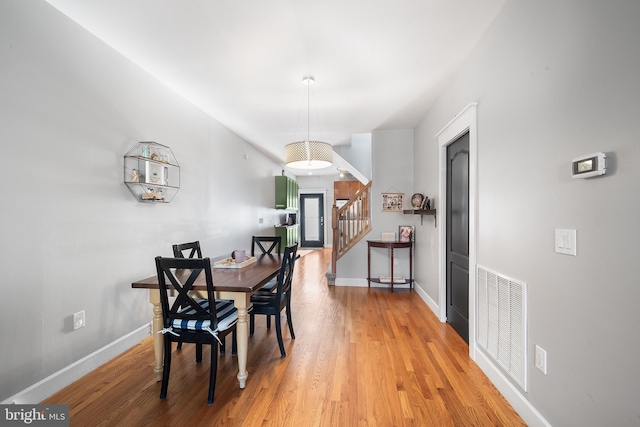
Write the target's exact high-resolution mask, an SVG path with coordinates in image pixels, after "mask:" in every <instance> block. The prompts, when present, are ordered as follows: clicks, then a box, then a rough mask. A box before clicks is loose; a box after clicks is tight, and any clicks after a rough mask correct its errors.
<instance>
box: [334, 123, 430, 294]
mask: <svg viewBox="0 0 640 427" xmlns="http://www.w3.org/2000/svg"><path fill="white" fill-rule="evenodd" d="M371 143H372V164H373V167H372V173H373V176H372V184H371V226H372V230H371V232H370V233H369V234H368V235H367V236H366V238H364V239H363V240H361V241H359V242H358V243H357V244H356V245H355V246H354V247H353V248H352V249H351V250H349V252H347V253H346V254H345V255H344V256H343V257H342V258H340V259H339V260H338V265H337V267H336V285H337V286H340V285H352V286H353V285H355V286H362V285H364V286H366V284H367V282H366V277H367V240H372V239H373V240H375V239H380V233H382V232H387V231H391V232H395V233H396V235H397V234H398V227H399V226H400V225H412V224H413V221H414V218H413V216H412V215H405V214H403V213H402V212H382V193H389V192H400V193H404V203H405V206H407V207H410V206H411V195H412V194H413V193H414V191H413V160H412V156H413V131H412V130H386V131H374V132H372V134H371ZM418 238H420V237H419V236H417V237H416V239H418ZM395 258H396V259H397V260H398V270H397V271H394V275H398V274H401V275H404V276H405V277H408V276H409V262H408V259H409V255H408V251H404V250H398V251H396V255H395ZM371 265H372V266H373V268H372V269H371V274H372V276H379V275H381V274H382V275H389V274H390V272H389V259H388V254H387V252H386V251H384V250H382V249H373V250H372V253H371Z"/></svg>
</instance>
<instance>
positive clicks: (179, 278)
mask: <svg viewBox="0 0 640 427" xmlns="http://www.w3.org/2000/svg"><path fill="white" fill-rule="evenodd" d="M156 270H157V274H158V285H159V288H160V303H161V306H162V326H163V329H162V330H161V331H160V333H162V334H163V335H164V368H163V371H162V386H161V388H160V399H165V398H166V397H167V388H168V386H169V374H170V372H171V344H172V343H174V342H188V343H195V344H199V345H200V346H201V345H203V344H209V345H211V368H210V373H209V393H208V395H207V403H208V404H211V403H213V397H214V392H215V385H216V372H217V369H218V344H219V343H220V340H221V339H223V338H224V337H225V336H226V335H227V334H228V333H230V332H232V331H235V330H236V323H237V321H238V310H237V309H236V308H235V306H234V305H233V301H230V300H216V299H215V298H214V290H213V276H212V274H211V263H210V260H209V258H204V259H202V258H162V257H156ZM200 275H204V278H205V281H206V286H207V297H206V298H197V297H196V296H195V295H194V290H193V286H194V283H195V281H196V279H197V278H198V277H199V276H200ZM168 286H169V287H170V288H171V291H172V292H175V295H176V298H175V300H173V302H172V303H171V304H169V289H168ZM196 348H197V347H196Z"/></svg>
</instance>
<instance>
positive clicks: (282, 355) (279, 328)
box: [269, 313, 287, 359]
mask: <svg viewBox="0 0 640 427" xmlns="http://www.w3.org/2000/svg"><path fill="white" fill-rule="evenodd" d="M269 317H271V316H269ZM276 336H277V337H278V345H279V346H280V358H281V359H284V358H285V357H287V353H285V351H284V343H283V342H282V325H281V321H280V313H277V314H276Z"/></svg>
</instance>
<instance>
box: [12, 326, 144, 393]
mask: <svg viewBox="0 0 640 427" xmlns="http://www.w3.org/2000/svg"><path fill="white" fill-rule="evenodd" d="M150 334H151V322H149V323H146V324H144V325H142V326H140V327H139V328H138V329H136V330H134V331H132V332H129V333H128V334H127V335H125V336H123V337H120V338H118V339H117V340H115V341H113V342H111V343H109V344H107V345H106V346H104V347H102V348H100V349H98V350H96V351H94V352H93V353H91V354H89V355H87V356H85V357H83V358H82V359H80V360H78V361H76V362H74V363H72V364H71V365H69V366H67V367H65V368H63V369H61V370H59V371H58V372H55V373H53V374H51V375H49V376H48V377H47V378H45V379H43V380H41V381H38V382H37V383H35V384H33V385H32V386H30V387H27V388H26V389H24V390H22V391H21V392H19V393H17V394H14V395H13V396H11V397H10V398H8V399H6V400H4V401H3V402H0V403H2V404H19V405H22V404H26V405H31V404H34V405H35V404H37V403H40V402H42V401H43V400H44V399H46V398H47V397H49V396H51V395H52V394H54V393H56V392H58V391H60V390H62V389H63V388H64V387H66V386H68V385H69V384H71V383H72V382H74V381H76V380H78V379H80V378H81V377H83V376H84V375H86V374H88V373H89V372H91V371H93V370H94V369H96V368H98V367H100V366H102V365H104V364H105V363H107V362H108V361H109V360H111V359H113V358H114V357H116V356H118V355H119V354H121V353H123V352H124V351H126V350H128V349H130V348H131V347H133V346H134V345H136V344H138V343H139V342H140V341H142V340H143V339H145V338H147V337H148V336H149V335H150Z"/></svg>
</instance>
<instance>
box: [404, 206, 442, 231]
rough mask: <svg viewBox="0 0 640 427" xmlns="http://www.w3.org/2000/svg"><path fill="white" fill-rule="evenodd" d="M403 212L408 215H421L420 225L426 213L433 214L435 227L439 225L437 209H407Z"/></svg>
mask: <svg viewBox="0 0 640 427" xmlns="http://www.w3.org/2000/svg"><path fill="white" fill-rule="evenodd" d="M403 212H404V213H405V214H408V215H420V225H422V220H423V218H424V215H433V226H434V227H437V226H438V220H437V215H436V210H435V209H406V210H404V211H403Z"/></svg>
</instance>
